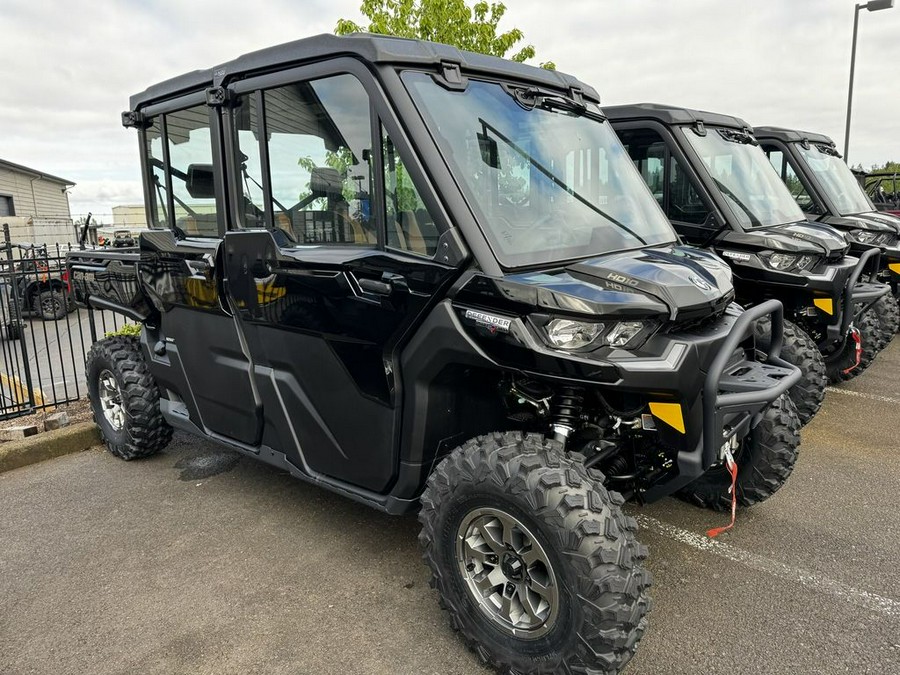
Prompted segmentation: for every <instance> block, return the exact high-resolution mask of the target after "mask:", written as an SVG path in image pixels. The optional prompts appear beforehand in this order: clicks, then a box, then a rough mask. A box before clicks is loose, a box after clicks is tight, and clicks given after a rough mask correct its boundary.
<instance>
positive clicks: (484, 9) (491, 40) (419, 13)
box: [334, 0, 556, 70]
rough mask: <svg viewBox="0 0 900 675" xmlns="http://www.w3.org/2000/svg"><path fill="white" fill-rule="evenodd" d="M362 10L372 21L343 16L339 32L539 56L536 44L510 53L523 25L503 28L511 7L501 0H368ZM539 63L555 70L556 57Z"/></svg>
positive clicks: (503, 54)
mask: <svg viewBox="0 0 900 675" xmlns="http://www.w3.org/2000/svg"><path fill="white" fill-rule="evenodd" d="M359 9H360V11H361V12H362V14H363V15H364V16H365V17H366V18H368V19H369V25H368V26H361V25H359V24H357V23H356V22H354V21H351V20H349V19H340V20H339V21H338V22H337V26H335V29H334V32H335V33H336V34H337V35H347V34H349V33H379V34H381V35H394V36H397V37H405V38H418V39H420V40H430V41H432V42H443V43H445V44H448V45H453V46H454V47H459V48H460V49H464V50H466V51H470V52H479V53H482V54H489V55H491V56H499V57H501V58H509V59H511V60H513V61H526V60H527V59H531V58H534V54H535V52H534V47H533V46H532V45H525V46H524V47H521V48H519V50H518V51H516V52H515V53H514V54H512V55H511V56H507V54H508V53H509V52H510V51H511V50H513V49H515V48H516V45H517V44H518V43H519V42H521V41H522V40H524V39H525V34H524V33H523V32H522V31H521V30H520V29H518V28H513V29H511V30H508V31H506V32H503V33H499V32H498V25H499V24H500V19H502V18H503V15H504V14H506V5H504V4H503V3H502V2H494V3H487V2H476V3H475V4H474V5H473V6H471V7H470V6H469V5H468V3H467V2H466V0H363V3H362V5H361V6H360V8H359ZM540 65H541V68H547V69H548V70H556V65H555V64H554V63H553V62H552V61H547V62H544V63H541V64H540Z"/></svg>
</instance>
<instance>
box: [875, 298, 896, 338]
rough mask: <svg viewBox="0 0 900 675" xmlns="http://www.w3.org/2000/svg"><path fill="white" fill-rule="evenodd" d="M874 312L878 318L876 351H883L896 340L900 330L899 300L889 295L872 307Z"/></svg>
mask: <svg viewBox="0 0 900 675" xmlns="http://www.w3.org/2000/svg"><path fill="white" fill-rule="evenodd" d="M872 311H873V312H875V316H877V317H878V331H877V335H878V338H877V340H876V343H877V344H876V349H877V350H878V351H881V350H882V349H884V348H885V347H887V346H888V344H889V343H890V341H891V340H893V339H894V335H896V334H897V329H898V328H900V306H898V305H897V299H896V298H895V297H894V296H893V295H891V294H890V293H888V294H886V295H882V296H881V297H880V298H879V299H878V300H877V302H875V304H874V305H872Z"/></svg>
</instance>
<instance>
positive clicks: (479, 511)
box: [419, 432, 651, 675]
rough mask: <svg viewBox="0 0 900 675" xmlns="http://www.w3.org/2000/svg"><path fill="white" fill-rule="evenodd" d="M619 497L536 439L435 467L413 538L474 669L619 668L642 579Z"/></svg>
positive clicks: (544, 673)
mask: <svg viewBox="0 0 900 675" xmlns="http://www.w3.org/2000/svg"><path fill="white" fill-rule="evenodd" d="M623 501H624V500H623V499H622V496H621V495H619V494H618V493H615V492H607V490H606V489H605V488H604V487H603V485H602V475H601V474H599V472H595V471H593V470H591V471H590V472H589V471H588V470H587V469H585V468H584V464H583V462H582V461H581V458H580V456H579V455H566V454H564V453H563V452H562V450H561V448H560V447H559V445H558V444H556V443H555V442H553V441H548V440H546V439H545V438H543V437H542V436H539V435H537V434H529V435H527V436H525V435H523V434H521V433H518V432H509V433H495V434H492V435H489V436H481V437H479V438H475V439H473V440H470V441H468V442H466V443H465V444H463V445H462V446H460V447H459V448H457V449H456V450H454V451H453V452H452V453H451V454H450V455H449V457H447V458H446V459H444V460H443V461H442V462H441V463H440V465H438V467H437V468H436V469H435V470H434V472H433V473H432V475H431V477H430V478H429V479H428V484H427V487H426V489H425V492H424V493H423V495H422V499H421V503H422V510H421V512H420V513H419V521H420V522H421V523H422V532H421V534H420V535H419V542H420V543H421V545H422V548H423V557H424V559H425V561H426V563H427V564H428V566H429V567H430V568H431V573H432V579H431V585H432V587H434V588H436V589H437V590H438V591H439V593H440V598H441V606H442V607H443V608H444V609H446V610H447V612H448V613H449V615H450V624H451V626H452V627H453V628H454V629H455V630H458V631H459V632H460V633H461V634H462V636H463V638H464V639H465V641H466V643H467V644H468V646H469V647H470V648H471V649H473V650H474V651H475V652H476V653H477V654H478V656H479V657H480V658H481V660H482V661H483V662H485V663H487V664H490V665H491V666H493V667H495V668H498V669H502V672H504V673H535V674H539V675H550V674H555V673H597V674H598V675H599V674H601V673H618V672H619V671H620V670H621V669H622V668H623V667H624V666H625V664H626V663H627V662H628V660H629V659H630V658H631V657H632V655H633V654H634V651H635V648H636V646H637V643H638V641H639V640H640V639H641V636H642V635H643V633H644V630H645V629H646V625H647V619H646V617H645V614H646V613H647V612H648V611H649V609H650V598H649V597H648V589H649V587H650V583H651V582H650V573H649V572H647V571H646V570H645V569H644V567H643V561H644V559H645V558H646V557H647V549H646V547H644V546H642V545H641V544H639V543H638V542H637V540H636V539H635V534H634V533H635V531H636V530H637V522H636V521H635V520H634V519H633V518H631V517H629V516H625V515H624V514H623V513H622V511H621V509H620V506H621V504H622V503H623ZM485 514H487V515H485ZM470 523H475V525H470ZM473 527H474V529H472V528H473ZM507 532H509V533H510V534H509V536H508V537H506V536H499V535H498V536H496V537H495V536H494V535H495V533H502V534H503V535H506V533H507ZM517 533H518V534H517ZM522 533H526V534H524V535H523V534H522ZM526 535H531V536H526ZM507 538H508V540H509V541H511V542H513V545H510V546H505V541H506V540H507ZM519 552H521V556H522V558H521V559H520V558H519V557H518V555H519ZM529 556H531V557H529ZM492 558H493V560H491V559H492ZM539 559H543V560H544V561H545V563H546V564H545V563H543V562H541V563H532V562H529V561H531V560H539ZM516 561H520V564H518V565H517V564H516ZM510 565H513V566H510ZM532 565H534V566H536V568H537V571H536V572H534V569H533V567H532ZM521 569H524V570H525V571H524V572H518V571H517V570H521ZM523 574H524V578H523ZM535 575H536V576H535ZM495 577H496V579H495ZM479 579H480V581H479ZM535 583H537V586H536V588H537V589H539V591H540V592H539V593H538V594H537V595H535V590H534V589H535V586H534V584H535ZM523 586H524V588H523ZM498 588H499V589H500V590H497V589H498ZM504 589H505V590H504ZM551 591H552V592H551ZM506 593H509V601H508V602H507V601H506V597H507V596H506ZM548 598H549V599H548ZM494 601H496V604H495V602H494ZM544 602H546V604H542V603H544ZM526 603H527V607H526ZM510 608H512V609H510ZM529 609H530V610H531V611H530V612H529V611H528V610H529ZM517 612H518V613H517ZM504 617H513V619H512V620H511V622H510V621H509V620H507V619H504ZM541 617H543V618H541ZM539 619H540V621H542V623H539V622H538V621H539ZM524 624H530V625H527V626H526V627H524V628H523V627H522V626H523V625H524Z"/></svg>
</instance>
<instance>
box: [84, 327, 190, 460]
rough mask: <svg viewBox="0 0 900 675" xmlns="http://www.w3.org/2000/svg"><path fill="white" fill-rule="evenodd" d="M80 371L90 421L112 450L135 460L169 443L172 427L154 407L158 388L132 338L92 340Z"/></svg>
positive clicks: (113, 452) (151, 453) (157, 407)
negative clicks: (91, 416) (83, 376)
mask: <svg viewBox="0 0 900 675" xmlns="http://www.w3.org/2000/svg"><path fill="white" fill-rule="evenodd" d="M85 372H86V374H87V380H88V393H89V395H90V399H91V410H92V411H93V413H94V421H95V422H96V423H97V426H98V427H100V435H101V436H102V437H103V440H104V441H105V442H106V447H107V448H108V449H109V451H110V452H111V453H112V454H114V455H115V456H116V457H119V458H121V459H124V460H132V459H138V458H141V457H149V456H150V455H155V454H156V453H157V452H159V451H160V450H162V449H163V448H164V447H166V446H167V445H168V444H169V441H170V440H172V427H170V426H169V424H168V423H167V422H166V421H165V419H163V416H162V413H161V412H160V410H159V389H158V388H157V386H156V382H155V381H154V380H153V376H152V375H151V374H150V370H149V369H148V368H147V363H146V361H144V356H143V354H142V353H141V347H140V343H139V342H138V339H137V338H135V337H126V336H118V335H117V336H113V337H108V338H104V339H102V340H100V341H98V342H96V343H94V345H93V346H92V347H91V349H90V351H89V352H88V355H87V361H86V364H85Z"/></svg>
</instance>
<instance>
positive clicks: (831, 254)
mask: <svg viewBox="0 0 900 675" xmlns="http://www.w3.org/2000/svg"><path fill="white" fill-rule="evenodd" d="M722 247H735V248H739V249H745V250H746V249H749V250H753V251H766V250H771V251H783V252H785V253H800V254H802V253H814V254H817V255H823V256H825V257H826V258H828V259H832V260H833V259H835V258H841V257H843V255H844V254H845V253H846V252H847V250H848V249H849V247H850V244H849V243H848V242H847V239H846V238H845V236H844V234H843V233H842V232H840V231H838V230H836V229H834V228H833V227H829V226H828V225H823V224H820V223H810V222H805V221H804V222H800V223H788V224H786V225H775V226H774V227H765V228H753V229H747V230H745V231H740V232H738V231H734V230H729V231H728V232H726V233H725V234H724V235H723V236H722V238H721V239H720V240H719V243H718V244H717V248H722Z"/></svg>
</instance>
